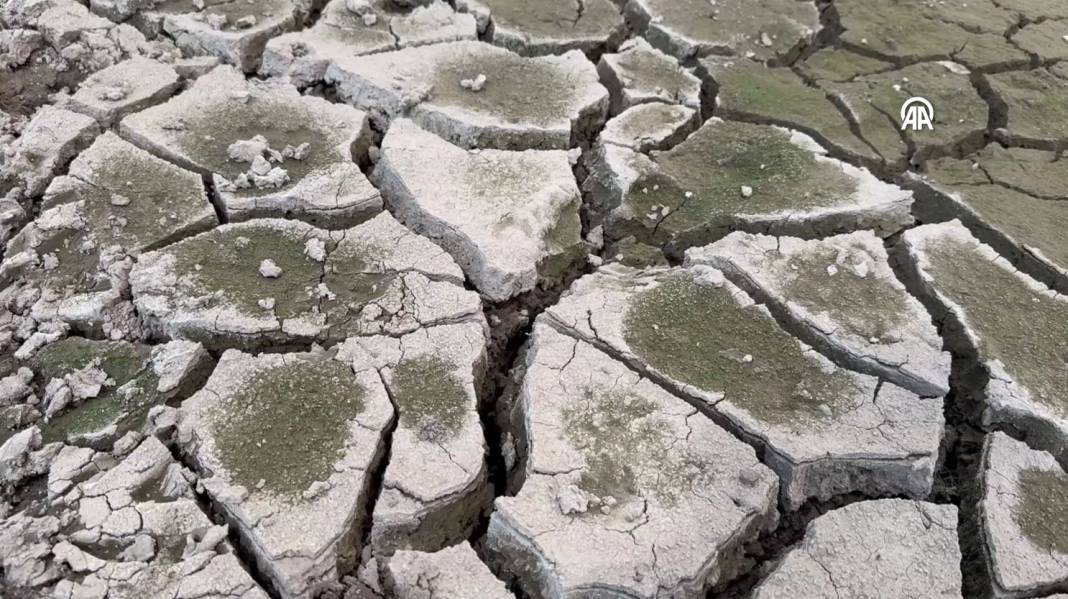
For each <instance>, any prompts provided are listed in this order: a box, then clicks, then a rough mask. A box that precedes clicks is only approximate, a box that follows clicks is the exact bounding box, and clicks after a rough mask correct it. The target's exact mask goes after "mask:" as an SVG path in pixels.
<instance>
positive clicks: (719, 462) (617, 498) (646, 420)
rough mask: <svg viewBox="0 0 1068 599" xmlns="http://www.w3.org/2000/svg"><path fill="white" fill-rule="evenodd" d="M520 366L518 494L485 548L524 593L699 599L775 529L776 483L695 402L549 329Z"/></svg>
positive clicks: (499, 510)
mask: <svg viewBox="0 0 1068 599" xmlns="http://www.w3.org/2000/svg"><path fill="white" fill-rule="evenodd" d="M523 368H524V369H525V376H524V377H523V381H522V386H521V388H520V389H519V391H518V396H517V403H516V411H515V413H514V414H513V421H514V423H515V424H516V426H517V428H518V430H519V431H520V434H521V435H522V436H523V437H524V438H525V439H526V446H527V450H526V451H527V452H528V456H527V459H526V463H525V466H524V470H523V472H522V478H523V481H522V486H521V487H520V488H518V490H517V491H516V492H515V494H514V496H513V495H505V496H502V497H498V498H497V500H496V510H495V511H494V513H493V515H492V517H491V520H490V525H489V530H488V532H487V536H486V541H485V547H486V550H487V552H488V554H489V556H490V560H491V563H493V564H494V565H495V567H496V568H498V569H500V570H502V571H504V572H507V573H508V574H509V575H511V576H515V577H518V581H519V585H520V587H521V588H522V589H523V590H524V592H525V593H527V594H528V595H530V596H536V597H564V596H571V595H574V594H576V593H580V594H581V593H590V594H592V595H598V596H599V595H602V594H603V595H606V596H607V595H609V594H613V593H617V594H624V593H625V594H626V595H627V596H630V597H661V596H664V597H667V596H670V597H680V598H683V597H685V598H697V597H704V596H705V593H706V591H707V590H708V589H710V588H711V587H712V586H714V585H716V584H718V583H722V582H725V581H727V580H729V579H730V578H731V577H732V576H734V575H735V574H737V568H738V566H739V562H738V560H739V558H740V557H741V555H742V553H743V547H744V545H745V544H746V543H747V542H749V541H752V540H754V539H755V538H756V537H757V536H758V535H759V534H760V533H761V532H762V531H764V530H768V529H771V528H773V527H774V526H775V524H776V521H777V511H776V509H775V505H776V493H777V491H778V481H777V480H776V477H775V475H774V473H772V472H771V471H770V470H768V469H767V468H765V467H764V466H763V465H761V464H760V463H759V462H758V461H757V459H756V455H755V454H754V452H753V449H752V448H750V447H749V446H747V445H745V444H744V443H742V442H740V441H738V440H736V439H734V438H733V437H732V436H731V435H730V434H728V433H727V432H726V431H725V430H723V429H721V428H719V427H718V426H716V425H715V424H713V423H712V421H711V420H709V419H708V418H707V416H705V415H704V414H702V413H700V412H699V411H698V410H697V409H695V408H694V407H692V406H691V405H689V404H687V403H686V402H684V401H682V400H681V399H679V398H677V397H673V396H672V395H670V394H668V393H667V392H665V391H664V390H663V389H661V388H660V387H659V386H657V385H656V384H654V383H653V382H652V381H650V380H648V379H646V378H644V377H642V376H639V375H638V374H636V373H634V372H632V371H631V370H629V369H628V368H627V367H626V366H624V365H623V364H622V363H620V362H618V361H616V360H613V359H612V358H611V357H609V356H608V355H607V354H605V353H603V352H601V351H599V350H597V349H595V348H594V347H593V346H592V345H590V344H589V343H587V342H585V341H579V340H577V339H574V338H571V337H568V336H566V335H563V334H561V333H559V332H557V331H556V330H554V329H553V328H551V327H549V326H546V325H545V324H544V323H542V324H537V325H535V329H534V333H533V336H532V337H531V343H530V346H529V347H528V348H527V350H526V353H525V358H524V362H523ZM567 494H570V495H571V496H572V497H573V496H576V495H578V496H581V498H582V501H580V502H578V504H575V505H573V506H571V507H569V506H568V503H567V502H565V500H564V498H565V496H566V495H567Z"/></svg>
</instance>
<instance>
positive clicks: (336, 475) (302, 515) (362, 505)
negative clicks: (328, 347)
mask: <svg viewBox="0 0 1068 599" xmlns="http://www.w3.org/2000/svg"><path fill="white" fill-rule="evenodd" d="M393 418H394V413H393V408H392V406H391V404H390V400H389V397H388V395H387V393H386V390H385V389H384V388H383V386H382V381H381V379H380V378H379V377H378V374H377V373H376V372H375V371H374V370H372V369H365V370H361V371H355V372H354V371H353V370H352V367H351V366H350V365H349V364H346V363H344V362H341V361H337V360H334V359H333V358H331V357H329V356H328V355H325V354H322V353H318V354H260V355H259V356H251V355H248V354H243V353H241V352H239V351H237V350H229V351H227V352H226V353H224V354H223V355H222V358H221V359H220V360H219V364H218V366H217V367H216V369H215V371H214V372H213V373H212V375H211V378H210V379H208V383H207V385H206V386H205V387H204V388H203V389H202V390H200V391H199V392H197V393H196V394H195V395H193V396H192V397H190V398H189V399H188V400H186V401H185V402H183V403H182V406H181V408H179V410H178V433H177V435H178V444H179V447H180V448H181V451H182V453H183V454H184V455H186V456H188V458H189V459H190V460H191V462H192V463H193V464H195V466H196V470H197V471H198V472H199V473H201V474H202V476H203V478H201V479H200V481H199V483H198V486H199V487H201V488H203V490H204V491H205V492H206V493H207V495H208V497H209V498H210V500H211V501H212V503H213V505H214V506H215V508H216V509H218V510H220V511H221V512H222V514H223V516H224V517H225V519H226V521H227V522H228V523H229V524H230V526H232V527H234V528H235V532H236V533H237V538H238V539H240V542H241V544H242V546H244V548H245V550H246V551H247V552H248V553H249V554H250V555H251V556H252V559H253V560H254V561H255V563H256V567H257V569H258V570H259V571H260V572H261V573H263V574H264V575H265V576H267V577H268V578H269V579H270V581H271V583H272V584H273V585H274V586H275V587H276V588H277V590H278V592H279V593H280V595H281V596H283V597H304V596H310V595H313V594H315V591H316V586H317V585H318V584H321V583H328V582H331V581H336V580H337V576H338V572H339V571H344V570H346V569H347V568H351V567H352V566H353V565H355V562H356V560H357V559H358V556H359V552H360V549H361V547H360V544H361V535H362V530H363V526H364V524H365V519H366V514H365V509H366V505H367V502H368V499H369V497H370V493H371V491H372V486H371V485H372V476H373V474H372V472H373V470H374V469H375V468H376V465H377V464H378V463H379V462H380V461H381V460H382V458H383V456H384V455H385V452H386V451H387V449H386V447H385V431H386V430H387V428H388V427H389V425H390V422H391V421H392V419H393Z"/></svg>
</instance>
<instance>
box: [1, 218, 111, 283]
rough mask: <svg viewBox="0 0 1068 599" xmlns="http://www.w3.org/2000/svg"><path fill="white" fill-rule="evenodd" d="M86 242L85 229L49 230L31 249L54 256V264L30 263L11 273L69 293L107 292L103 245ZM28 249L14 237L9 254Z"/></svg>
mask: <svg viewBox="0 0 1068 599" xmlns="http://www.w3.org/2000/svg"><path fill="white" fill-rule="evenodd" d="M31 226H32V225H31ZM86 241H87V240H86V231H84V230H80V229H73V228H72V229H61V230H58V231H54V232H49V234H48V235H47V237H46V238H45V239H43V240H42V242H41V244H40V245H38V246H37V247H35V248H32V249H33V250H34V251H35V252H37V255H38V256H42V257H43V256H46V255H51V256H53V257H55V258H56V265H55V267H54V268H51V269H49V270H45V269H43V268H37V267H34V265H33V264H32V263H28V264H27V265H25V266H22V267H16V268H13V269H11V270H10V271H9V273H10V276H11V277H12V278H16V277H18V278H21V279H22V280H24V281H26V282H28V283H36V284H39V285H41V286H43V287H46V288H48V289H53V290H61V291H62V292H63V293H64V294H66V295H80V294H85V293H99V292H104V291H108V290H110V289H111V282H110V280H109V278H108V277H107V276H106V275H104V274H102V273H101V272H100V252H99V249H100V247H99V245H95V244H91V243H86ZM28 249H30V248H29V247H28V246H27V245H26V243H25V239H24V238H23V237H22V236H19V237H16V238H15V239H14V240H12V244H11V245H10V246H9V247H8V250H7V255H9V256H13V255H15V254H16V253H18V252H21V251H24V250H28Z"/></svg>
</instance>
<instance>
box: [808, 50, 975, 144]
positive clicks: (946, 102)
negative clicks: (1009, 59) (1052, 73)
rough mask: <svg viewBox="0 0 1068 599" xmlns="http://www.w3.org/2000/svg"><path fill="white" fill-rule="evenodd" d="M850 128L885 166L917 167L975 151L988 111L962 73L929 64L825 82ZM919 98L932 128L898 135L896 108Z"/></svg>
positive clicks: (959, 69) (898, 112) (945, 64)
mask: <svg viewBox="0 0 1068 599" xmlns="http://www.w3.org/2000/svg"><path fill="white" fill-rule="evenodd" d="M824 88H825V89H827V90H828V91H830V92H831V93H832V96H833V97H834V99H835V101H836V102H837V103H838V104H839V105H840V106H842V107H843V109H844V110H845V111H846V114H847V116H848V117H849V119H850V121H851V123H853V124H854V126H855V127H856V128H857V130H858V131H859V133H860V135H861V136H862V137H863V139H864V140H865V141H867V142H868V143H870V144H871V145H872V146H873V147H874V148H875V150H876V151H877V152H878V153H879V155H880V156H881V157H882V158H883V159H884V160H885V161H887V162H890V163H898V164H901V165H903V164H904V163H905V161H906V159H908V160H910V161H911V162H912V163H913V164H922V163H923V162H924V161H926V160H928V159H929V158H932V157H939V156H944V155H947V154H950V153H953V152H971V151H974V150H978V149H979V148H980V147H981V146H982V145H983V141H984V139H985V134H986V128H987V123H988V121H989V119H990V107H989V105H988V104H987V103H986V101H984V100H983V99H982V98H981V97H980V96H979V94H978V93H977V92H976V91H975V88H974V87H973V86H972V83H971V79H970V74H969V72H968V70H967V69H965V68H964V67H962V66H961V65H959V64H956V63H953V62H930V63H923V64H917V65H912V66H908V67H905V68H903V69H900V70H896V71H888V72H881V73H876V74H873V75H864V76H860V77H857V78H855V79H853V80H851V81H849V82H846V83H826V84H824ZM914 96H923V97H924V98H926V99H927V100H929V101H930V102H931V104H932V105H933V106H934V107H935V110H934V118H933V129H923V130H920V131H912V130H904V131H903V130H902V126H901V125H902V123H901V106H902V104H903V103H904V102H905V101H907V100H908V99H909V98H911V97H914Z"/></svg>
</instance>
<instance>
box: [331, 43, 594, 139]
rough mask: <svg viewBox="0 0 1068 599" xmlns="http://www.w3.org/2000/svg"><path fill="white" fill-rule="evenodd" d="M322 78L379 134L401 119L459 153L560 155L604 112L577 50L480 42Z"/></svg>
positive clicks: (349, 61)
mask: <svg viewBox="0 0 1068 599" xmlns="http://www.w3.org/2000/svg"><path fill="white" fill-rule="evenodd" d="M480 76H482V77H483V78H484V80H480V79H479V77H480ZM326 79H327V81H328V82H329V83H333V84H335V85H336V87H337V93H338V95H339V96H340V97H341V98H342V99H344V100H345V101H347V102H349V103H351V104H353V105H355V106H356V107H357V108H360V109H361V110H366V111H368V112H369V113H370V114H371V117H372V118H374V119H376V120H377V121H378V124H379V125H380V129H382V130H385V129H386V128H387V124H388V121H389V120H391V119H393V118H394V117H397V116H408V117H410V118H411V119H412V120H413V121H415V122H416V123H417V124H418V125H419V126H421V127H422V128H424V129H426V130H427V131H430V132H432V133H435V134H437V135H439V136H441V137H442V138H444V139H446V140H448V141H450V142H452V143H454V144H456V145H459V146H462V147H466V148H496V149H502V150H526V149H545V150H548V149H567V148H569V147H572V146H575V145H578V144H580V143H582V142H589V141H590V140H591V138H592V137H593V132H594V131H596V130H597V129H598V128H599V127H600V126H601V124H602V123H603V122H604V119H605V115H606V113H607V111H608V92H607V90H605V88H604V87H602V86H601V84H600V83H599V82H598V80H597V70H596V68H595V67H594V65H593V64H592V63H590V61H589V60H588V59H587V58H586V57H585V56H583V55H582V53H580V52H568V53H566V54H564V55H562V56H546V57H538V58H525V57H522V56H519V55H518V54H514V53H512V52H509V51H508V50H505V49H503V48H499V47H497V46H493V45H490V44H484V43H480V42H455V43H449V44H436V45H433V46H424V47H419V48H406V49H404V50H399V51H397V52H384V53H381V54H374V55H370V56H350V57H348V58H346V59H345V60H337V61H335V62H334V63H333V64H332V65H331V66H330V67H329V68H328V69H327V73H326Z"/></svg>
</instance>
